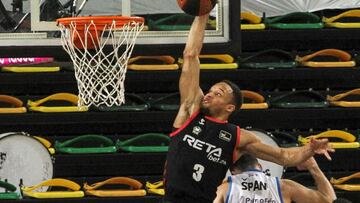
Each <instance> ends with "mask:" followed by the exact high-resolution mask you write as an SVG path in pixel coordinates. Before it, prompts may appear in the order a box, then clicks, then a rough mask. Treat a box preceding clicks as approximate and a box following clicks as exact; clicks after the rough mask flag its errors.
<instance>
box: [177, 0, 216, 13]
mask: <svg viewBox="0 0 360 203" xmlns="http://www.w3.org/2000/svg"><path fill="white" fill-rule="evenodd" d="M216 2H217V0H177V3H178V4H179V7H180V8H181V9H182V10H183V11H184V12H185V13H187V14H190V15H192V16H202V15H205V14H207V13H210V11H211V10H212V9H213V8H214V6H215V5H216Z"/></svg>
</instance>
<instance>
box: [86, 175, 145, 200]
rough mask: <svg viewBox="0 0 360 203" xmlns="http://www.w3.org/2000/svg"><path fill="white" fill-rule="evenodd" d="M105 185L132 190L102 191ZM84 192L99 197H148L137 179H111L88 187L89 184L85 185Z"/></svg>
mask: <svg viewBox="0 0 360 203" xmlns="http://www.w3.org/2000/svg"><path fill="white" fill-rule="evenodd" d="M105 185H107V186H108V185H122V186H129V187H130V188H131V189H106V190H100V188H101V187H102V186H105ZM84 190H85V193H86V194H87V195H92V196H97V197H135V196H145V195H146V191H145V190H144V189H142V183H140V182H139V181H137V180H135V179H132V178H127V177H114V178H109V179H107V180H105V181H101V182H98V183H94V184H92V185H88V184H87V183H84Z"/></svg>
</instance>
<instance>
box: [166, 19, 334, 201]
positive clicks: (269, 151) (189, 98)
mask: <svg viewBox="0 0 360 203" xmlns="http://www.w3.org/2000/svg"><path fill="white" fill-rule="evenodd" d="M207 20H208V15H204V16H198V17H195V19H194V22H193V24H192V26H191V29H190V33H189V36H188V40H187V43H186V46H185V50H184V52H183V57H184V64H183V67H182V72H181V76H180V81H179V88H180V97H181V98H180V100H181V101H180V108H179V111H178V114H177V116H176V118H175V121H174V123H173V127H174V128H175V130H174V132H173V133H171V134H170V136H171V142H170V146H169V152H168V155H167V163H166V166H165V171H164V179H165V193H166V194H165V197H164V199H163V201H164V202H176V203H177V202H186V203H195V202H196V203H201V202H212V201H213V200H214V199H215V196H216V188H217V186H218V185H220V184H221V182H222V180H223V178H224V177H225V173H226V171H227V170H228V168H229V166H230V165H231V164H232V163H233V162H234V161H236V159H237V157H239V156H241V154H242V153H244V152H247V153H250V154H252V155H254V156H255V157H258V158H261V159H264V160H268V161H272V162H275V163H278V164H280V165H284V166H294V165H297V164H299V163H301V162H303V161H305V160H307V159H308V158H310V157H311V156H313V155H314V154H316V153H317V154H325V155H326V156H327V157H328V158H329V159H330V157H329V154H328V151H333V150H332V149H331V148H330V147H329V144H328V140H312V141H311V142H310V144H308V145H306V146H303V147H296V148H287V149H285V148H274V147H272V146H268V145H265V144H263V143H261V142H260V141H259V139H257V137H256V136H255V135H254V134H253V133H251V132H249V131H246V130H244V129H240V127H238V126H236V125H233V124H230V123H228V122H227V120H228V117H229V116H230V114H231V113H233V112H234V111H236V110H238V109H239V108H240V106H241V104H242V96H241V93H240V90H239V88H238V87H237V85H235V84H234V83H232V82H230V81H227V80H224V81H222V82H219V83H216V84H215V85H213V86H212V87H211V88H210V90H209V91H208V92H207V93H206V94H205V95H204V94H203V92H202V90H201V89H200V86H199V80H200V62H199V54H200V51H201V48H202V45H203V39H204V32H205V26H206V22H207Z"/></svg>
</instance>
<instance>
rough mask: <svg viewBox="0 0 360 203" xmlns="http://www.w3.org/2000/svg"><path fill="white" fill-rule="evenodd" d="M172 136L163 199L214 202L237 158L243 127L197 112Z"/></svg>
mask: <svg viewBox="0 0 360 203" xmlns="http://www.w3.org/2000/svg"><path fill="white" fill-rule="evenodd" d="M170 137H171V142H170V145H169V152H168V154H167V161H166V166H165V172H164V177H165V193H166V194H165V198H164V199H165V200H168V201H172V202H187V203H190V202H195V201H196V202H212V201H213V200H214V199H215V197H216V189H217V187H218V186H219V185H220V184H221V182H222V180H223V179H224V177H225V174H226V171H227V170H228V168H229V167H230V165H231V164H232V163H233V161H235V160H234V159H235V157H234V156H235V146H236V145H237V144H238V142H239V141H240V128H239V127H238V126H236V125H233V124H229V123H227V122H224V121H219V120H217V119H214V118H211V117H208V116H204V115H203V114H202V113H199V112H197V113H195V114H194V115H193V116H191V118H190V119H189V120H188V121H186V122H185V124H184V126H182V127H181V128H179V129H178V130H176V131H175V132H173V133H171V134H170ZM179 199H180V200H179Z"/></svg>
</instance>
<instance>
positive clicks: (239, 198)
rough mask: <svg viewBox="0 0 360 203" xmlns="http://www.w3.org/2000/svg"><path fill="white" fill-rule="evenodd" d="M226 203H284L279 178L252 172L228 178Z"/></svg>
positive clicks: (255, 171)
mask: <svg viewBox="0 0 360 203" xmlns="http://www.w3.org/2000/svg"><path fill="white" fill-rule="evenodd" d="M228 183H229V188H228V192H227V196H226V201H225V202H226V203H283V199H282V195H281V189H280V183H279V179H278V178H277V177H270V176H267V175H265V174H264V173H263V172H261V171H257V170H251V171H246V172H243V173H241V174H238V175H234V176H229V177H228Z"/></svg>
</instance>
